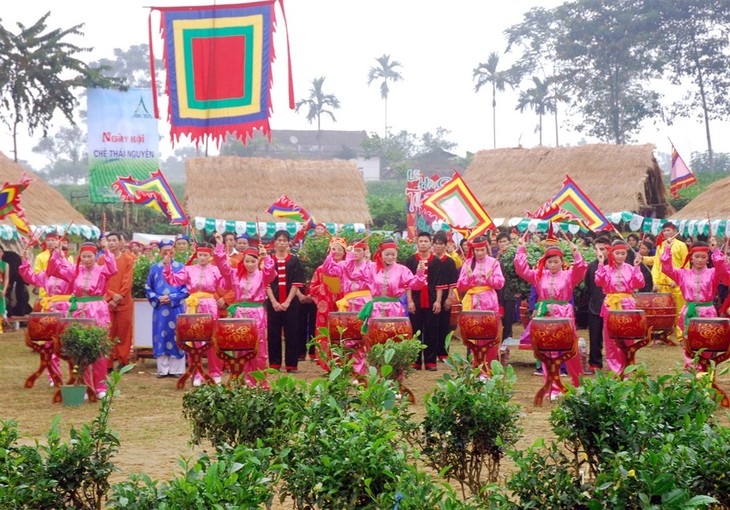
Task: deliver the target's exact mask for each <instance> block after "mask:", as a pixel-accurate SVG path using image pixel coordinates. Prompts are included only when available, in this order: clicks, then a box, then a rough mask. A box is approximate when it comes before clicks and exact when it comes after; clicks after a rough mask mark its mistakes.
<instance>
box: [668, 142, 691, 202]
mask: <svg viewBox="0 0 730 510" xmlns="http://www.w3.org/2000/svg"><path fill="white" fill-rule="evenodd" d="M669 175H670V177H669V178H670V182H669V192H670V193H671V194H672V197H674V198H678V197H679V190H680V189H682V188H687V187H689V186H692V185H693V184H697V179H696V178H695V176H694V174H693V173H692V170H690V169H689V167H688V166H687V164H686V163H685V162H684V160H683V159H682V157H681V156H680V155H679V153H678V152H677V149H676V148H675V147H674V144H672V170H671V172H670V174H669Z"/></svg>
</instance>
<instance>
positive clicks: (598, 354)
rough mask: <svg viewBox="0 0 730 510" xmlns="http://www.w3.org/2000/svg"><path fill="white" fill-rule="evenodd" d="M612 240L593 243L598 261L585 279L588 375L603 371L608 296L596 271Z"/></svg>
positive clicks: (593, 262) (597, 239) (605, 239)
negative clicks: (599, 281)
mask: <svg viewBox="0 0 730 510" xmlns="http://www.w3.org/2000/svg"><path fill="white" fill-rule="evenodd" d="M610 244H611V240H610V239H609V238H608V237H607V236H598V237H596V239H595V240H594V241H593V249H594V250H595V252H596V260H594V261H592V262H591V263H590V264H588V270H587V272H586V277H585V285H586V294H587V295H588V344H589V345H588V346H589V349H588V371H587V372H588V374H589V375H591V374H594V373H595V371H596V370H603V343H604V337H603V317H602V315H601V313H602V310H603V302H604V300H605V299H606V295H605V294H604V293H603V288H602V287H601V286H600V285H598V284H597V283H596V270H598V264H599V261H598V257H599V256H601V257H603V259H604V260H605V259H606V257H607V255H608V247H609V246H610Z"/></svg>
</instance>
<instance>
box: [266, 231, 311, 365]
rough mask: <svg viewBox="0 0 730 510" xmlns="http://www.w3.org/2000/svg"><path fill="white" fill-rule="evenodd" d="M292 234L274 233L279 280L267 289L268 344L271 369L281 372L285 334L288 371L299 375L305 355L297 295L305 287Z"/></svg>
mask: <svg viewBox="0 0 730 510" xmlns="http://www.w3.org/2000/svg"><path fill="white" fill-rule="evenodd" d="M290 242H291V235H290V234H289V232H288V231H286V230H278V231H276V233H274V256H273V259H274V264H275V267H276V278H275V279H274V280H273V281H272V282H271V284H270V285H269V286H268V287H267V290H266V294H267V296H268V298H269V300H268V303H267V308H266V311H267V317H268V326H267V332H268V341H269V366H270V367H271V368H273V369H275V370H279V369H281V363H282V332H283V333H284V335H283V336H284V343H285V348H286V350H285V351H284V353H283V358H284V364H285V365H284V366H285V368H286V370H287V372H290V373H297V372H299V356H300V355H301V354H305V353H306V347H305V346H304V345H303V343H304V342H303V339H302V338H301V333H300V331H299V327H298V326H299V325H298V318H299V317H298V313H299V299H298V298H297V292H298V290H299V288H300V287H302V286H303V285H304V274H303V272H302V265H301V262H300V261H299V257H297V256H296V255H293V254H292V253H290V250H289V243H290Z"/></svg>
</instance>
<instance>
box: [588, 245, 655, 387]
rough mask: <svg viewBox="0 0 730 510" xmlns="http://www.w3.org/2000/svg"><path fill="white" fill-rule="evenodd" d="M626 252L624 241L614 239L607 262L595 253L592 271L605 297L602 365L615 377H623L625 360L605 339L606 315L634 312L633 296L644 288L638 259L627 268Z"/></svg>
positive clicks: (609, 338) (614, 343) (622, 353)
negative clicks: (595, 263) (604, 363)
mask: <svg viewBox="0 0 730 510" xmlns="http://www.w3.org/2000/svg"><path fill="white" fill-rule="evenodd" d="M630 249H631V248H630V247H629V244H628V243H627V242H626V241H624V240H622V239H617V240H615V241H613V242H612V243H611V247H610V248H609V250H608V260H606V256H605V255H604V253H603V252H602V251H597V253H596V262H598V265H597V269H596V271H595V281H596V285H597V286H599V287H601V289H602V290H603V293H604V294H605V295H606V298H605V299H604V300H603V305H602V307H601V318H602V319H603V338H604V341H605V344H606V363H607V364H608V368H609V370H611V371H612V372H613V373H615V374H621V373H623V371H624V369H625V368H626V356H625V355H624V352H623V351H622V350H621V349H620V348H619V346H618V345H617V343H616V340H615V339H614V338H612V337H611V336H610V335H609V331H608V314H609V312H610V311H612V310H635V309H636V301H635V299H634V296H633V293H634V292H635V291H637V290H640V289H641V288H643V287H644V275H643V273H642V272H641V268H640V265H641V259H642V257H641V255H640V254H636V256H635V257H634V262H633V264H630V263H629V262H628V261H627V257H628V252H629V250H630ZM606 262H608V263H606Z"/></svg>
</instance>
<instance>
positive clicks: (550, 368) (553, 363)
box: [533, 343, 578, 406]
mask: <svg viewBox="0 0 730 510" xmlns="http://www.w3.org/2000/svg"><path fill="white" fill-rule="evenodd" d="M533 352H534V353H535V357H536V358H537V359H538V360H540V361H541V362H542V366H543V370H547V378H546V379H545V384H543V385H542V387H541V388H540V389H539V390H537V393H536V394H535V400H534V404H535V405H536V406H542V400H543V398H544V397H545V393H548V392H549V391H550V390H551V388H552V386H553V384H555V386H557V387H558V389H559V390H560V391H561V393H565V392H566V391H568V389H567V388H566V387H565V386H564V385H563V381H561V380H560V365H561V364H562V363H563V362H564V361H567V360H569V359H570V358H572V357H573V356H575V355H576V354H577V352H578V347H577V345H576V343H573V347H572V348H570V349H568V350H556V349H546V350H543V349H538V348H537V347H536V346H535V344H534V343H533ZM551 352H558V353H561V354H558V356H557V357H552V356H551V355H550V353H551Z"/></svg>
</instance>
